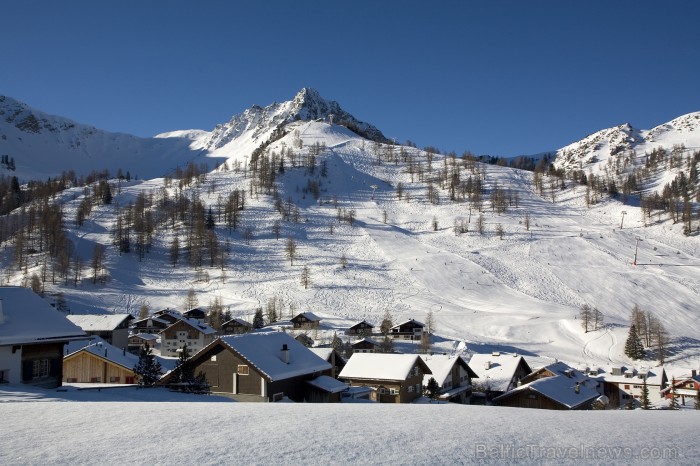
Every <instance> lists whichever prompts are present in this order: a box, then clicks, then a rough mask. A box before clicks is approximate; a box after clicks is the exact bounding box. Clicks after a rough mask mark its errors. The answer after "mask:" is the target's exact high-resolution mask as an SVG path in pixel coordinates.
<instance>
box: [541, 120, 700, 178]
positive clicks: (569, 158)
mask: <svg viewBox="0 0 700 466" xmlns="http://www.w3.org/2000/svg"><path fill="white" fill-rule="evenodd" d="M659 149H664V150H665V151H666V152H667V153H668V154H670V153H671V152H674V151H675V153H677V154H679V155H685V156H687V155H689V154H691V153H694V152H696V151H698V150H700V112H694V113H689V114H686V115H682V116H680V117H678V118H675V119H673V120H671V121H669V122H668V123H664V124H661V125H658V126H656V127H654V128H652V129H650V130H641V129H638V128H635V127H633V126H632V125H631V124H629V123H625V124H622V125H619V126H615V127H613V128H607V129H603V130H600V131H597V132H595V133H593V134H591V135H589V136H586V137H585V138H583V139H581V140H580V141H576V142H574V143H571V144H569V145H567V146H565V147H562V148H561V149H559V150H558V151H557V152H556V158H555V160H554V164H555V166H557V167H558V168H563V169H564V170H566V171H570V170H583V171H584V172H586V173H592V174H604V173H605V174H608V175H618V176H619V175H620V174H629V173H631V172H632V171H633V170H634V169H635V168H637V167H643V166H645V164H646V162H647V156H648V155H649V154H650V153H652V152H653V151H654V150H659ZM666 168H667V167H664V166H662V167H661V172H663V173H656V174H655V175H656V176H655V180H656V183H655V184H653V185H651V186H647V188H650V189H658V188H659V187H661V186H663V184H662V182H667V181H668V180H669V179H671V178H672V177H673V176H675V175H676V171H677V170H667V169H666Z"/></svg>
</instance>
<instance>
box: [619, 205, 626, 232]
mask: <svg viewBox="0 0 700 466" xmlns="http://www.w3.org/2000/svg"><path fill="white" fill-rule="evenodd" d="M625 215H627V211H626V210H623V211H622V220H620V230H622V224H623V223H624V221H625Z"/></svg>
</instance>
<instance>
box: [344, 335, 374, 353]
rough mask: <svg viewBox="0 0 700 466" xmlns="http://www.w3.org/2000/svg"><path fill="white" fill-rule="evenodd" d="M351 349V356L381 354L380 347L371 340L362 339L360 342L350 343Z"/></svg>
mask: <svg viewBox="0 0 700 466" xmlns="http://www.w3.org/2000/svg"><path fill="white" fill-rule="evenodd" d="M350 346H351V347H352V352H353V354H355V353H379V352H381V351H380V350H381V347H382V345H381V344H379V343H377V342H376V341H374V340H372V339H371V338H363V339H362V340H357V341H354V342H352V344H351V345H350Z"/></svg>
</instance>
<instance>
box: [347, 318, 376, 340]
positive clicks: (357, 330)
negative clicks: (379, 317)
mask: <svg viewBox="0 0 700 466" xmlns="http://www.w3.org/2000/svg"><path fill="white" fill-rule="evenodd" d="M373 329H374V325H372V324H370V323H369V322H367V321H365V320H363V321H362V322H359V323H357V324H355V325H353V326H352V327H350V328H349V329H347V330H346V331H345V334H346V335H358V336H366V337H368V336H370V335H372V331H373Z"/></svg>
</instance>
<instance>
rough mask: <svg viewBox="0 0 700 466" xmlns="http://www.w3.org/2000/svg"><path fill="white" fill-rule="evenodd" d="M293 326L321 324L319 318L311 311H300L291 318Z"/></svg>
mask: <svg viewBox="0 0 700 466" xmlns="http://www.w3.org/2000/svg"><path fill="white" fill-rule="evenodd" d="M291 322H292V327H293V328H306V329H312V328H318V327H319V325H320V324H321V318H320V317H318V316H317V315H316V314H314V313H313V312H302V313H301V314H298V315H296V316H294V317H292V319H291Z"/></svg>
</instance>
